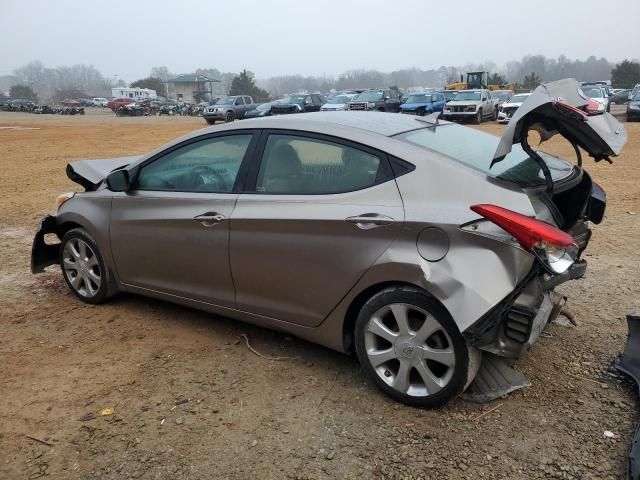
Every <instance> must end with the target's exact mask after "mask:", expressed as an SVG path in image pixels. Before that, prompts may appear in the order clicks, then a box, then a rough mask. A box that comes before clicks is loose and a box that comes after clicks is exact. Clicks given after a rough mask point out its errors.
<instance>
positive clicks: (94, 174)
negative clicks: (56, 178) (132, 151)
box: [67, 156, 142, 190]
mask: <svg viewBox="0 0 640 480" xmlns="http://www.w3.org/2000/svg"><path fill="white" fill-rule="evenodd" d="M140 158H142V157H141V156H132V157H118V158H104V159H98V160H76V161H74V162H70V163H69V164H67V177H69V179H71V180H72V181H74V182H76V183H78V184H80V185H82V186H83V187H84V188H85V190H95V189H96V188H98V185H100V183H101V182H102V181H103V180H104V179H105V178H106V177H107V176H108V175H109V174H110V173H111V172H113V171H114V170H117V169H119V168H122V167H126V166H127V165H129V164H131V163H133V162H135V161H137V160H139V159H140Z"/></svg>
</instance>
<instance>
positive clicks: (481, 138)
mask: <svg viewBox="0 0 640 480" xmlns="http://www.w3.org/2000/svg"><path fill="white" fill-rule="evenodd" d="M395 138H398V139H400V140H405V141H407V142H410V143H414V144H416V145H419V146H421V147H424V148H427V149H429V150H432V151H435V152H438V153H441V154H444V155H447V156H449V157H451V158H453V159H455V160H458V161H459V162H462V163H464V164H465V165H468V166H469V167H471V168H474V169H476V170H479V171H481V172H482V173H485V174H487V175H490V176H492V177H496V178H499V179H502V180H507V181H510V182H514V183H516V184H518V185H521V186H537V185H544V184H545V179H544V174H543V172H542V170H541V168H540V166H539V165H538V164H537V163H536V161H535V160H534V159H532V158H531V157H529V155H527V154H526V153H525V152H524V151H523V150H522V147H521V146H520V144H517V145H513V147H512V149H511V153H509V154H508V155H507V156H506V157H505V158H504V159H503V160H502V161H501V162H498V163H496V164H495V165H494V166H493V168H490V165H491V159H492V158H493V154H494V153H495V151H496V148H497V147H498V143H499V141H500V138H498V137H496V136H495V135H491V134H489V133H485V132H482V131H480V130H476V129H473V128H468V127H463V126H461V125H443V126H440V127H437V128H421V129H419V130H413V131H411V132H406V133H401V134H399V135H397V136H396V137H395ZM538 153H539V154H540V156H541V157H542V158H543V159H544V161H545V163H546V164H547V166H548V167H549V170H550V171H551V177H552V179H553V181H557V180H560V179H562V178H565V177H567V176H568V175H570V174H571V172H572V171H573V165H571V163H569V162H567V161H566V160H562V159H560V158H556V157H554V156H552V155H549V154H547V153H544V152H540V151H539V152H538Z"/></svg>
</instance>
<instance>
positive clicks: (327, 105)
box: [323, 103, 347, 108]
mask: <svg viewBox="0 0 640 480" xmlns="http://www.w3.org/2000/svg"><path fill="white" fill-rule="evenodd" d="M346 105H347V104H346V103H325V104H324V105H323V107H327V108H340V107H345V106H346Z"/></svg>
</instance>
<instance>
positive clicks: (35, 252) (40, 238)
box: [31, 215, 60, 273]
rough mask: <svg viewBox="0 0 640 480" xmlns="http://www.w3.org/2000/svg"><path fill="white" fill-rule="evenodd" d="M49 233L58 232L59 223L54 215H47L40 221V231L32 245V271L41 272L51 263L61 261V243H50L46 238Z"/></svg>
mask: <svg viewBox="0 0 640 480" xmlns="http://www.w3.org/2000/svg"><path fill="white" fill-rule="evenodd" d="M47 233H55V234H57V233H58V223H57V222H56V217H55V216H54V215H47V216H46V217H44V218H43V219H42V220H41V221H40V225H39V226H38V231H37V232H36V234H35V236H34V237H33V244H32V245H31V273H41V272H44V269H45V268H46V267H48V266H49V265H54V264H56V263H59V258H60V244H59V243H56V244H48V243H46V242H45V240H44V236H45V235H46V234H47Z"/></svg>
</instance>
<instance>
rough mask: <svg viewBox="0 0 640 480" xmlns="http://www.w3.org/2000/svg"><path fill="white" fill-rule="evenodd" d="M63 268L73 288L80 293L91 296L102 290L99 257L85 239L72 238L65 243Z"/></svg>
mask: <svg viewBox="0 0 640 480" xmlns="http://www.w3.org/2000/svg"><path fill="white" fill-rule="evenodd" d="M62 268H63V270H64V274H65V275H66V276H67V279H68V280H69V283H70V284H71V286H72V288H73V289H74V290H75V291H76V292H77V293H78V294H79V295H81V296H83V297H87V298H91V297H94V296H95V295H96V294H97V293H98V291H99V290H100V285H101V284H102V272H101V271H100V264H99V262H98V257H97V256H96V254H95V252H94V251H93V250H92V249H91V247H90V246H89V245H88V244H87V243H86V242H85V241H84V240H82V239H80V238H72V239H70V240H69V241H68V242H67V243H66V244H65V246H64V249H63V253H62Z"/></svg>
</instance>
